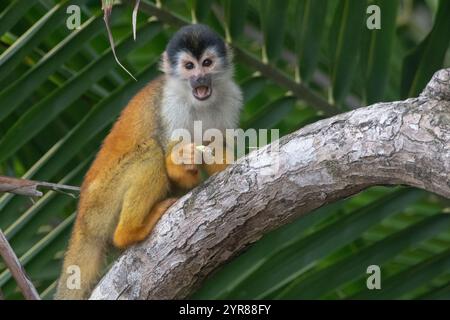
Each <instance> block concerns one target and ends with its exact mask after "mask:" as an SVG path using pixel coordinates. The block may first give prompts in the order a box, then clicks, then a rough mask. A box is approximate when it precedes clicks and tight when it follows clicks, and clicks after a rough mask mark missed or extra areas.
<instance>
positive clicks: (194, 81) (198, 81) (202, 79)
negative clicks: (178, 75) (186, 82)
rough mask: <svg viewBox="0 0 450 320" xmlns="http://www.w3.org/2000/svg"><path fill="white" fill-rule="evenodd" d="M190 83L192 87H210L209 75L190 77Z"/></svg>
mask: <svg viewBox="0 0 450 320" xmlns="http://www.w3.org/2000/svg"><path fill="white" fill-rule="evenodd" d="M190 83H191V86H192V88H193V89H195V88H197V87H210V86H211V77H210V76H209V75H204V76H198V77H192V78H191V79H190Z"/></svg>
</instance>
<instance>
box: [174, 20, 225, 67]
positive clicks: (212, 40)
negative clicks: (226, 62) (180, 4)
mask: <svg viewBox="0 0 450 320" xmlns="http://www.w3.org/2000/svg"><path fill="white" fill-rule="evenodd" d="M210 47H214V49H215V50H216V52H217V54H218V55H219V57H221V58H225V57H226V55H227V50H226V46H225V43H224V41H223V40H222V38H221V37H220V36H219V35H218V34H217V33H216V32H214V31H213V30H211V29H210V28H209V27H208V26H206V25H204V24H191V25H187V26H184V27H182V28H181V29H180V30H178V31H177V32H176V33H175V34H174V35H173V37H172V39H170V41H169V43H168V44H167V48H166V52H167V56H168V58H169V62H170V64H171V65H172V66H174V65H175V64H176V62H177V61H176V58H177V57H176V55H177V53H179V52H180V51H187V52H190V53H191V54H192V55H193V56H194V57H195V58H197V59H200V56H201V55H202V53H203V52H204V51H205V50H206V49H207V48H210Z"/></svg>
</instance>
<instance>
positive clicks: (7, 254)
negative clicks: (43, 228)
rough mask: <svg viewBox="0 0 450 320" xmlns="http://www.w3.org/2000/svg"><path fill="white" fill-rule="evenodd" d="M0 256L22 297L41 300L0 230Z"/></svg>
mask: <svg viewBox="0 0 450 320" xmlns="http://www.w3.org/2000/svg"><path fill="white" fill-rule="evenodd" d="M0 256H1V257H2V258H3V261H5V264H6V267H7V268H8V269H9V271H11V274H12V276H13V277H14V279H16V281H17V285H18V286H19V288H20V290H21V291H22V294H23V296H24V297H25V299H27V300H41V298H40V297H39V294H38V292H37V291H36V288H35V287H34V285H33V283H32V282H31V280H30V279H29V278H28V276H27V274H26V273H25V270H24V269H23V267H22V265H21V264H20V261H19V259H18V258H17V256H16V255H15V253H14V251H13V249H12V248H11V246H10V245H9V242H8V240H6V237H5V235H4V234H3V232H2V230H1V229H0Z"/></svg>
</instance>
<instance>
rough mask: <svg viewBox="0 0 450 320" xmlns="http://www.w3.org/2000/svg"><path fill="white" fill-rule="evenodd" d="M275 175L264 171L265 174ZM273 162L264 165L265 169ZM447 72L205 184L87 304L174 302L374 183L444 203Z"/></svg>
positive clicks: (449, 163)
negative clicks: (252, 250) (290, 227)
mask: <svg viewBox="0 0 450 320" xmlns="http://www.w3.org/2000/svg"><path fill="white" fill-rule="evenodd" d="M273 164H277V165H278V170H275V171H274V172H273V174H270V173H271V172H270V169H274V168H276V167H277V166H276V165H275V166H273ZM271 165H272V167H271ZM449 172H450V69H445V70H441V71H440V72H437V73H436V74H435V75H434V77H433V79H432V80H431V81H430V83H429V84H428V86H427V88H426V89H425V90H424V92H423V93H422V94H421V95H420V97H418V98H412V99H408V100H405V101H398V102H389V103H378V104H374V105H372V106H369V107H365V108H360V109H357V110H354V111H351V112H348V113H344V114H340V115H337V116H334V117H332V118H329V119H325V120H322V121H319V122H317V123H315V124H312V125H309V126H307V127H305V128H303V129H301V130H299V131H297V132H294V133H292V134H290V135H288V136H285V137H283V138H281V139H280V141H279V152H273V151H271V149H270V146H266V147H264V148H262V149H259V150H257V151H255V152H252V153H250V154H249V155H248V156H246V157H244V158H242V159H240V160H239V161H237V163H236V164H234V165H232V166H230V167H229V168H228V169H227V170H225V171H224V172H221V173H220V174H218V175H216V176H214V177H212V178H210V179H209V180H208V181H207V182H205V183H204V184H202V185H201V186H199V187H198V188H196V189H194V190H192V191H191V192H190V193H188V194H187V195H186V196H184V197H183V198H181V199H180V200H179V201H178V202H177V203H176V204H174V205H173V206H172V207H171V208H170V209H169V210H168V211H167V213H166V214H165V215H164V216H163V217H162V218H161V220H160V221H159V223H158V224H157V226H156V228H155V230H154V231H153V233H152V234H151V235H150V237H149V238H148V239H147V240H145V241H144V242H143V243H141V244H139V245H137V246H134V247H132V248H130V249H129V250H127V251H126V252H125V253H124V254H123V255H122V256H121V257H120V258H119V260H118V261H117V262H116V263H115V264H114V265H113V267H112V268H111V270H110V271H109V272H108V273H107V274H106V276H105V277H104V278H103V279H102V281H101V282H100V283H99V285H98V286H97V288H96V289H95V290H94V292H93V294H92V296H91V299H118V298H120V299H173V298H184V297H186V296H188V295H189V294H190V293H191V292H192V291H193V290H195V289H196V288H197V287H198V286H199V285H200V283H201V281H202V280H203V279H204V278H205V277H206V276H208V275H209V274H210V273H211V272H212V271H213V270H214V269H216V268H217V267H218V266H220V265H221V264H223V263H224V262H226V261H228V260H229V259H231V258H232V257H233V256H235V255H236V254H238V253H239V252H240V251H241V250H242V249H243V248H244V247H246V246H247V245H248V244H250V243H252V242H254V241H256V240H258V239H259V238H260V237H261V236H262V235H263V234H265V233H266V232H268V231H270V230H273V229H275V228H277V227H279V226H281V225H283V224H286V223H288V222H290V221H291V220H293V219H294V218H296V217H298V216H302V215H304V214H307V213H308V212H311V211H312V210H314V209H316V208H318V207H321V206H323V205H326V204H328V203H331V202H334V201H337V200H339V199H342V198H345V197H348V196H350V195H353V194H356V193H358V192H360V191H361V190H363V189H366V188H368V187H370V186H375V185H398V184H402V185H409V186H414V187H418V188H422V189H425V190H428V191H431V192H434V193H437V194H439V195H441V196H444V197H447V198H450V177H449Z"/></svg>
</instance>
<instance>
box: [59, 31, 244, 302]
mask: <svg viewBox="0 0 450 320" xmlns="http://www.w3.org/2000/svg"><path fill="white" fill-rule="evenodd" d="M161 71H162V72H163V73H164V74H163V75H161V76H160V77H159V78H157V79H155V80H153V81H152V82H150V83H149V84H148V85H147V86H146V87H144V88H143V89H142V90H141V91H140V92H139V93H138V94H137V95H136V96H134V97H133V99H131V101H130V102H129V103H128V105H127V106H126V108H125V109H124V110H123V111H122V114H121V115H120V117H119V119H118V120H117V122H116V123H115V124H114V126H113V128H112V130H111V132H110V133H109V134H108V136H107V137H106V139H105V141H104V143H103V146H102V147H101V149H100V151H99V152H98V154H97V157H96V158H95V160H94V162H93V164H92V166H91V167H90V169H89V171H88V172H87V174H86V176H85V178H84V181H83V184H82V186H81V194H80V200H79V203H78V213H77V218H76V221H75V225H74V228H73V233H72V237H71V239H70V242H69V247H68V250H67V252H66V254H65V259H64V263H63V269H62V274H61V277H60V280H59V283H58V288H57V292H56V295H55V298H56V299H86V298H88V296H89V294H90V292H91V290H92V289H93V286H94V285H95V284H96V282H97V281H98V277H99V273H100V271H101V269H102V268H103V264H104V259H105V254H106V249H107V247H108V245H109V244H111V243H112V244H113V245H114V246H115V247H117V248H119V249H124V248H126V247H128V246H130V245H132V244H134V243H137V242H139V241H141V240H143V239H145V238H146V237H147V236H148V235H149V233H150V232H151V231H152V229H153V227H154V226H155V224H156V222H157V221H158V220H159V218H160V217H161V215H162V214H163V213H164V212H165V211H166V210H167V209H168V207H170V206H171V205H172V204H173V203H174V201H175V198H173V196H174V194H175V193H176V190H178V191H179V190H188V189H191V188H193V187H195V186H196V185H198V184H199V183H200V181H201V178H200V171H199V168H200V167H201V168H203V169H204V171H206V172H207V173H208V175H211V174H214V173H215V172H218V171H221V170H223V169H224V168H225V166H226V164H225V163H212V164H206V163H204V162H203V163H201V164H199V165H198V164H195V163H196V162H194V159H195V157H198V154H197V153H199V152H200V151H199V148H197V147H196V146H195V145H194V144H193V143H186V144H183V145H182V147H180V148H175V147H174V145H176V143H177V141H174V140H172V139H171V135H172V133H173V131H174V130H176V129H185V130H188V131H189V132H190V134H191V136H193V129H194V121H201V124H202V128H203V130H206V129H213V128H214V129H218V130H220V131H221V132H222V133H223V136H225V130H226V129H228V128H230V129H233V128H236V126H237V124H238V119H239V112H240V109H241V105H242V93H241V91H240V89H239V87H238V86H237V85H236V84H235V82H234V81H233V64H232V54H231V51H230V49H229V48H228V46H227V45H226V44H225V43H224V41H223V40H222V39H221V38H220V36H218V35H217V34H216V33H215V32H214V31H212V30H211V29H210V28H208V27H207V26H205V25H201V24H194V25H189V26H185V27H183V28H181V29H180V30H179V31H178V32H176V33H175V35H174V36H173V37H172V39H171V40H170V41H169V42H168V44H167V47H166V50H165V51H164V53H163V56H162V63H161ZM175 150H177V151H176V152H175ZM175 153H176V154H175ZM180 154H182V156H183V159H187V160H188V161H187V162H186V161H185V162H183V163H182V164H178V163H179V162H178V161H174V159H175V157H177V156H179V155H180ZM200 157H201V155H200ZM197 159H198V158H197ZM184 192H186V191H184ZM74 268H79V269H77V270H79V275H80V279H79V280H80V282H79V285H78V286H77V285H76V282H74V283H73V285H71V284H70V281H71V280H70V278H71V276H72V273H71V272H73V270H74ZM71 270H72V271H71ZM75 270H76V269H75ZM74 274H75V273H74Z"/></svg>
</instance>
